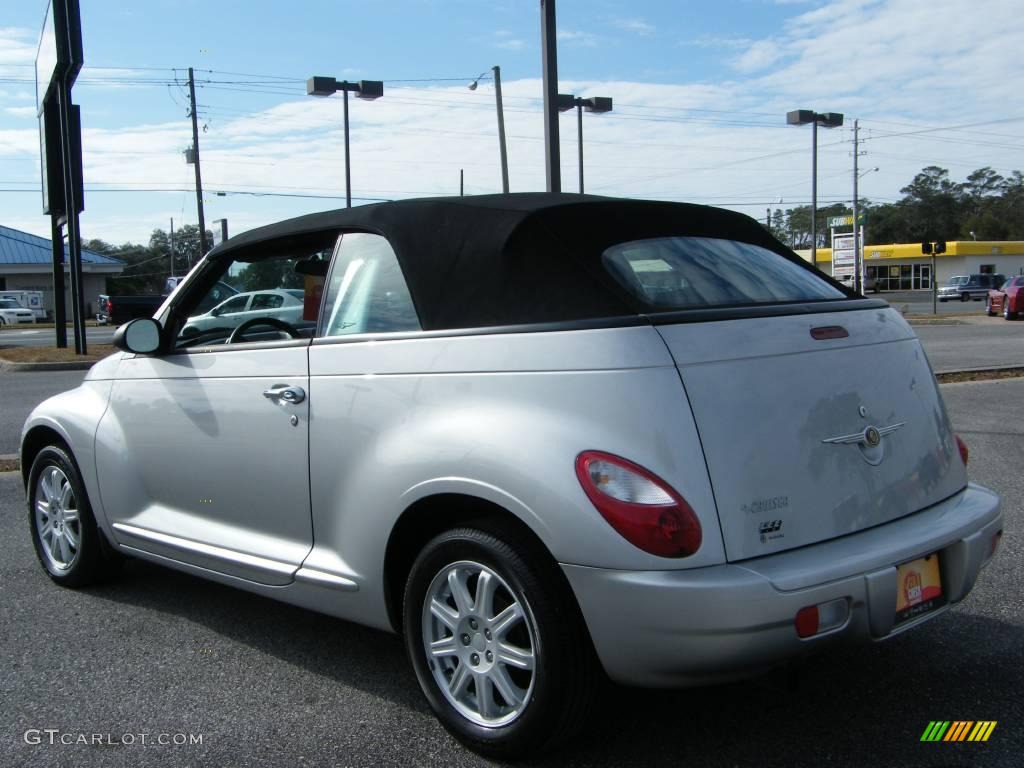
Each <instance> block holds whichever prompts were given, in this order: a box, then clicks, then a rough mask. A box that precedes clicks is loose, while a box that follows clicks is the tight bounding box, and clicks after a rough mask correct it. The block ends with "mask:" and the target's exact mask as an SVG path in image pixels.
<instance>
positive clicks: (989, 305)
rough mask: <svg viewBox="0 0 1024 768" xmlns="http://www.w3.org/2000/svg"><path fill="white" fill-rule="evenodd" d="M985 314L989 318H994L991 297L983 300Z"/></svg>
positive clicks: (994, 312)
mask: <svg viewBox="0 0 1024 768" xmlns="http://www.w3.org/2000/svg"><path fill="white" fill-rule="evenodd" d="M985 314H986V315H988V316H989V317H995V316H996V311H995V310H994V309H992V297H991V296H989V297H988V298H987V299H985Z"/></svg>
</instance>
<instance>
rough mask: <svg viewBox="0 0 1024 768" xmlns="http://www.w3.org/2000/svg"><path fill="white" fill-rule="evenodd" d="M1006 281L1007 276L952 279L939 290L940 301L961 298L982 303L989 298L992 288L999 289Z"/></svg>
mask: <svg viewBox="0 0 1024 768" xmlns="http://www.w3.org/2000/svg"><path fill="white" fill-rule="evenodd" d="M1004 280H1006V276H1005V275H988V274H976V275H957V276H956V277H951V278H950V279H949V282H948V283H947V284H946V285H944V286H942V287H940V288H939V291H938V293H939V301H948V300H949V299H956V298H959V299H960V301H969V300H971V299H974V300H975V301H980V300H981V299H984V298H986V297H987V296H988V292H989V290H990V289H992V288H997V287H999V286H1000V285H1002V284H1003V281H1004Z"/></svg>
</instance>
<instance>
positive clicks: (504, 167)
mask: <svg viewBox="0 0 1024 768" xmlns="http://www.w3.org/2000/svg"><path fill="white" fill-rule="evenodd" d="M491 71H492V72H494V99H495V101H496V102H497V105H498V153H499V155H500V156H501V191H502V192H504V193H505V194H506V195H507V194H508V151H507V150H506V148H505V110H504V106H503V104H502V99H501V67H499V66H497V65H495V66H493V67H491Z"/></svg>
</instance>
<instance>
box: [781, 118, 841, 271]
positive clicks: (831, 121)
mask: <svg viewBox="0 0 1024 768" xmlns="http://www.w3.org/2000/svg"><path fill="white" fill-rule="evenodd" d="M786 123H787V124H788V125H807V123H810V124H811V265H812V266H814V267H817V266H818V222H817V219H818V126H819V125H820V126H822V127H824V128H838V127H839V126H841V125H842V124H843V115H842V113H841V112H815V111H814V110H812V109H795V110H793V111H792V112H787V113H786Z"/></svg>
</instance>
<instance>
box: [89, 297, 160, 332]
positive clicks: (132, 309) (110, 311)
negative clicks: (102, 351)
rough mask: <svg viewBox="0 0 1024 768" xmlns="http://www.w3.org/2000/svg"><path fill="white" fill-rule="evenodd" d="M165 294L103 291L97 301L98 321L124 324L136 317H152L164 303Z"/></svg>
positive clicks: (103, 323) (106, 323)
mask: <svg viewBox="0 0 1024 768" xmlns="http://www.w3.org/2000/svg"><path fill="white" fill-rule="evenodd" d="M164 298H165V297H164V296H110V295H109V294H106V293H101V294H100V295H99V296H98V297H97V302H96V322H97V323H99V324H100V325H108V324H109V325H123V324H124V323H127V322H128V321H129V320H133V319H134V318H136V317H152V316H153V314H154V313H155V312H156V311H157V310H158V309H160V305H161V304H163V303H164Z"/></svg>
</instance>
